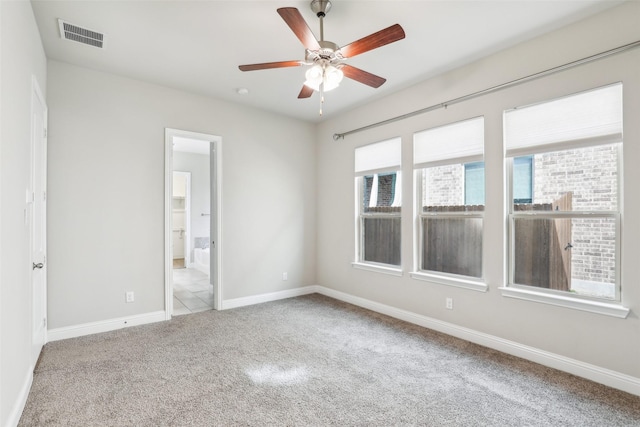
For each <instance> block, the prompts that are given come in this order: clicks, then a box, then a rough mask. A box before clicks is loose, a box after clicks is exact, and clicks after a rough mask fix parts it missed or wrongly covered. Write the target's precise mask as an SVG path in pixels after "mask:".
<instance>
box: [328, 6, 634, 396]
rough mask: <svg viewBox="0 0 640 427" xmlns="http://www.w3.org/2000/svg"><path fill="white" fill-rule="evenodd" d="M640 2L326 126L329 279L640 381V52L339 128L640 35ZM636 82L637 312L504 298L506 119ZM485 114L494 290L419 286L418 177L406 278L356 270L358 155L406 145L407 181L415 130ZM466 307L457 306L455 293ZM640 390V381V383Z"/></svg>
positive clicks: (629, 261) (626, 242) (629, 195)
mask: <svg viewBox="0 0 640 427" xmlns="http://www.w3.org/2000/svg"><path fill="white" fill-rule="evenodd" d="M638 16H640V3H638V2H629V3H625V4H624V5H622V6H619V7H616V8H613V9H611V10H608V11H606V12H604V13H602V14H599V15H597V16H594V17H592V18H588V19H586V20H584V21H581V22H579V23H577V24H574V25H571V26H568V27H565V28H563V29H561V30H558V31H555V32H552V33H549V34H547V35H545V36H542V37H539V38H536V39H533V40H530V41H528V42H525V43H523V44H520V45H518V46H516V47H513V48H510V49H508V50H505V51H502V52H500V53H498V54H495V55H492V56H490V57H487V58H485V59H482V60H480V61H477V62H474V63H471V64H468V65H466V66H464V67H461V68H457V69H455V70H451V71H449V72H446V73H444V74H442V75H440V76H437V77H434V78H431V79H429V80H426V81H424V82H422V83H420V84H418V85H416V86H414V87H411V88H409V89H407V90H404V91H402V92H399V93H397V94H395V95H392V96H389V97H387V98H385V99H382V100H380V101H377V102H372V103H370V104H368V105H366V106H363V107H361V108H358V109H356V110H353V111H350V112H348V113H344V114H342V115H341V116H340V117H339V118H336V119H332V120H328V121H326V122H323V123H322V124H321V125H320V126H319V129H318V176H319V177H322V186H319V187H318V203H317V206H318V215H317V218H318V283H319V284H320V285H322V286H325V287H328V288H331V289H334V290H337V291H341V292H344V293H347V294H349V295H353V296H355V297H361V298H365V299H366V300H369V301H373V302H374V303H382V304H385V305H387V306H391V307H394V308H397V309H401V310H406V311H408V312H412V313H416V314H419V315H422V316H426V317H428V318H431V319H435V321H443V322H447V323H449V324H453V325H456V326H459V327H460V328H466V330H472V331H475V332H477V333H478V334H488V335H490V336H493V337H497V338H498V339H504V340H509V341H511V342H514V343H517V344H520V345H524V346H529V347H532V348H536V349H540V350H542V351H545V352H548V353H551V354H555V355H560V356H561V357H566V358H569V359H573V360H575V361H578V362H577V363H586V364H590V365H594V366H597V367H600V368H604V369H608V370H611V371H614V372H618V373H622V374H625V375H628V376H630V377H632V378H635V379H636V380H635V381H636V384H638V383H639V382H640V364H638V360H640V341H639V340H638V331H640V319H639V318H638V314H637V311H638V309H640V287H639V286H638V285H637V278H638V277H639V276H640V266H639V265H638V262H637V259H638V256H639V254H640V253H639V250H638V247H637V245H636V244H635V243H634V242H637V241H638V240H639V239H640V193H638V191H637V190H636V189H635V184H634V183H637V182H640V170H639V169H638V168H637V166H636V164H637V163H638V162H639V161H640V127H639V126H638V120H637V117H638V116H639V115H640V97H638V94H639V93H640V75H638V73H637V70H638V66H639V65H640V49H635V50H633V51H630V52H627V53H624V54H619V55H616V56H613V57H610V58H608V59H606V60H600V61H597V62H594V63H591V64H589V65H583V66H580V67H578V68H574V69H571V70H568V71H564V72H562V73H558V74H555V75H553V76H549V77H546V78H544V79H538V80H535V81H532V82H529V83H527V84H524V85H520V86H516V87H513V88H511V89H508V90H504V91H500V92H495V93H493V94H491V95H486V96H483V97H480V98H476V99H473V100H469V101H466V102H464V103H460V104H455V105H450V106H449V107H448V108H446V109H440V110H436V111H433V112H431V113H428V114H423V115H419V116H415V117H412V118H410V119H406V120H403V121H398V122H394V123H389V124H386V125H384V126H381V127H377V128H373V129H369V130H366V131H363V132H360V133H355V134H352V135H348V136H347V137H346V138H345V139H343V140H338V141H334V140H333V138H332V136H333V134H334V133H340V132H345V131H349V130H351V129H356V128H359V127H362V126H366V125H369V124H371V123H375V122H377V121H382V120H386V119H389V118H391V117H396V116H400V115H402V114H405V113H409V112H411V111H414V110H417V109H420V108H424V107H428V106H431V105H436V104H439V103H443V102H446V101H448V100H451V99H455V98H457V97H459V96H463V95H466V94H468V93H473V92H476V91H479V90H483V89H486V88H489V87H493V86H495V85H497V84H500V83H503V82H507V81H511V80H514V79H517V78H520V77H523V76H526V75H529V74H532V73H535V72H538V71H542V70H545V69H548V68H551V67H554V66H558V65H562V64H564V63H567V62H569V61H573V60H577V59H580V58H583V57H586V56H589V55H593V54H595V53H598V52H602V51H605V50H608V49H612V48H615V47H618V46H621V45H624V44H627V43H631V42H634V41H636V40H639V39H640V26H638ZM618 81H622V82H623V85H624V93H625V100H624V121H625V122H624V135H625V141H624V160H623V163H624V166H623V171H624V177H623V179H624V183H625V186H624V189H625V190H624V194H623V195H622V198H623V200H624V210H623V215H624V216H623V218H624V219H623V221H624V223H623V233H624V234H623V239H622V259H621V262H622V271H621V273H622V283H623V291H622V302H623V304H624V306H626V307H627V308H629V309H631V313H630V314H629V316H628V317H627V318H626V319H618V318H613V317H609V316H604V315H600V314H595V313H589V312H584V311H578V310H575V309H569V308H563V307H557V306H552V305H546V304H540V303H535V302H529V301H523V300H516V299H512V298H507V297H504V296H503V295H502V293H501V291H500V289H499V288H500V287H501V286H504V285H505V284H506V283H507V263H506V258H507V257H506V251H507V227H506V199H505V194H506V192H505V173H504V168H503V166H504V152H503V144H502V114H503V111H504V110H506V109H510V108H513V107H515V106H520V105H529V104H531V103H534V102H540V101H544V100H548V99H553V98H556V97H559V96H563V95H567V94H571V93H576V92H579V91H582V90H587V89H590V88H594V87H599V86H603V85H606V84H610V83H613V82H618ZM480 115H483V116H484V117H485V154H484V156H485V164H486V171H487V173H486V189H487V191H486V209H485V220H484V241H483V243H484V254H485V256H484V258H483V261H484V268H483V271H484V282H485V283H486V284H487V286H488V291H487V292H476V291H473V290H468V289H462V288H457V287H451V286H447V285H443V284H439V283H436V282H430V281H424V280H416V279H414V278H412V277H410V275H409V273H410V272H412V271H414V269H415V266H414V257H413V253H414V242H415V235H414V230H413V224H414V209H413V206H412V203H415V202H414V201H415V199H416V197H415V196H414V194H413V182H412V180H411V179H406V180H403V197H402V199H403V200H404V201H405V203H404V206H403V209H402V217H403V228H402V270H403V275H402V276H401V277H395V276H391V275H386V274H381V273H378V272H371V271H365V270H361V269H356V268H353V267H352V265H351V263H352V262H353V261H354V259H353V258H354V253H355V247H354V245H355V238H354V236H355V229H354V227H355V221H354V172H353V170H354V148H355V147H358V146H361V145H365V144H368V143H372V142H377V141H383V140H387V139H390V138H394V137H398V136H399V137H401V138H402V147H403V157H402V160H403V165H402V173H403V176H407V177H410V176H413V170H412V160H413V159H412V153H413V150H412V139H413V133H414V132H418V131H421V130H424V129H429V128H432V127H436V126H440V125H444V124H448V123H453V122H456V121H458V120H463V119H467V118H471V117H477V116H480ZM447 297H451V298H453V299H454V310H446V309H445V298H447ZM636 387H637V386H636Z"/></svg>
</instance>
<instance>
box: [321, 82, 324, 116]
mask: <svg viewBox="0 0 640 427" xmlns="http://www.w3.org/2000/svg"><path fill="white" fill-rule="evenodd" d="M323 104H324V79H323V82H322V83H320V116H322V105H323Z"/></svg>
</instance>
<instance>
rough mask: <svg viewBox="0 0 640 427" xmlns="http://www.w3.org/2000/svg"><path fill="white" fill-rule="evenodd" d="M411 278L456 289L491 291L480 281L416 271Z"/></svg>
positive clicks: (411, 274)
mask: <svg viewBox="0 0 640 427" xmlns="http://www.w3.org/2000/svg"><path fill="white" fill-rule="evenodd" d="M409 276H410V277H411V278H412V279H416V280H423V281H425V282H431V283H437V284H439V285H445V286H455V287H456V288H464V289H470V290H472V291H478V292H487V290H488V289H489V286H488V285H487V284H486V283H484V282H482V281H480V280H472V279H466V278H462V277H454V276H448V275H444V274H430V273H426V272H423V271H414V272H411V273H409Z"/></svg>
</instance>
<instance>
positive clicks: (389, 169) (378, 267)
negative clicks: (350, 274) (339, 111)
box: [351, 137, 403, 276]
mask: <svg viewBox="0 0 640 427" xmlns="http://www.w3.org/2000/svg"><path fill="white" fill-rule="evenodd" d="M376 144H378V145H379V146H383V145H384V144H389V145H394V144H397V146H395V147H392V148H391V149H392V151H394V152H395V151H397V150H399V152H398V153H395V154H397V155H398V160H396V161H392V165H384V164H383V165H382V166H380V165H376V167H374V168H371V169H369V168H363V167H360V168H359V166H358V161H359V159H358V153H357V150H358V149H359V148H363V149H365V150H366V149H367V148H372V149H373V151H374V152H375V150H376ZM401 155H402V140H401V138H400V137H395V138H390V139H387V140H384V141H379V142H376V143H371V144H368V145H364V146H361V147H356V168H355V169H356V170H355V180H354V185H355V189H354V194H355V198H354V199H355V209H354V212H355V218H354V220H355V253H354V261H353V262H352V263H351V265H352V266H353V267H355V268H358V269H361V270H368V271H374V272H378V273H384V274H390V275H393V276H402V231H400V248H399V249H400V264H399V265H395V264H386V263H380V262H375V261H367V260H365V259H364V256H365V254H364V247H365V246H364V245H365V241H364V239H365V236H364V221H365V219H368V218H381V219H385V218H399V219H400V227H401V228H402V204H403V202H402V167H401V166H402V165H401V161H400V160H399V159H400V158H401ZM360 161H362V159H360ZM392 173H395V174H396V178H395V182H394V187H395V188H394V193H395V194H396V195H398V194H399V195H400V200H401V203H400V210H399V211H398V212H364V197H365V193H364V178H365V177H366V176H371V175H373V176H374V177H377V176H378V175H386V174H392ZM398 184H400V186H398ZM372 189H373V186H372ZM398 192H399V193H398ZM392 204H393V203H392Z"/></svg>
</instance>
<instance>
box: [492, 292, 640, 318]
mask: <svg viewBox="0 0 640 427" xmlns="http://www.w3.org/2000/svg"><path fill="white" fill-rule="evenodd" d="M499 289H500V291H501V292H502V296H504V297H508V298H516V299H521V300H525V301H533V302H539V303H543V304H550V305H555V306H559V307H566V308H571V309H574V310H581V311H588V312H590V313H596V314H603V315H605V316H612V317H618V318H620V319H626V317H627V316H628V315H629V309H628V308H626V307H623V306H622V305H620V304H615V303H606V302H599V301H590V300H582V299H578V298H572V297H570V296H563V295H551V294H547V293H545V292H536V291H533V290H528V289H518V288H512V287H501V288H499Z"/></svg>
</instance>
